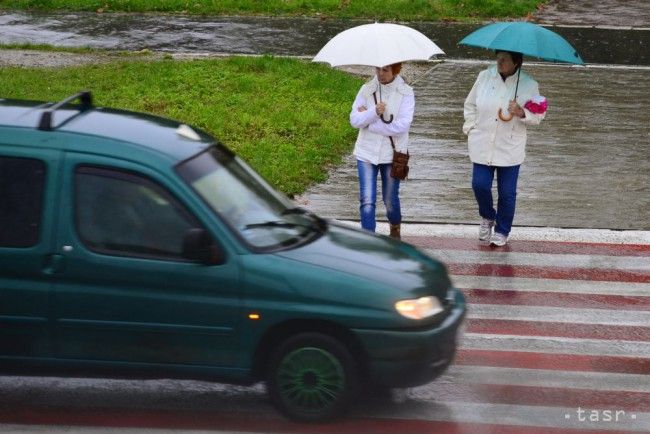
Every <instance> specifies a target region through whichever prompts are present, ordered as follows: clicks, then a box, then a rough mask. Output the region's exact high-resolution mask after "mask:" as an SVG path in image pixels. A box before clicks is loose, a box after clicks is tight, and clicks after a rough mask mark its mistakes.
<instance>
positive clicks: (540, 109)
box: [524, 95, 548, 115]
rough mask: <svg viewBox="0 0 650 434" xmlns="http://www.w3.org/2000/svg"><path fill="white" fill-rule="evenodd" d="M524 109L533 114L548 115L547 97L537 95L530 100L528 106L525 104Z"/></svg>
mask: <svg viewBox="0 0 650 434" xmlns="http://www.w3.org/2000/svg"><path fill="white" fill-rule="evenodd" d="M524 108H525V109H526V110H528V111H529V112H531V113H535V114H538V115H541V114H542V113H546V109H547V108H548V101H546V98H545V97H543V96H541V95H537V96H535V97H533V98H531V99H530V100H528V101H527V102H526V104H524Z"/></svg>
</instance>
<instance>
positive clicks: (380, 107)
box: [375, 102, 386, 116]
mask: <svg viewBox="0 0 650 434" xmlns="http://www.w3.org/2000/svg"><path fill="white" fill-rule="evenodd" d="M384 111H386V103H385V102H380V103H377V105H376V106H375V112H376V113H377V116H381V115H383V114H384Z"/></svg>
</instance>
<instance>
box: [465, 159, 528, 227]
mask: <svg viewBox="0 0 650 434" xmlns="http://www.w3.org/2000/svg"><path fill="white" fill-rule="evenodd" d="M495 171H496V172H497V193H498V195H499V197H498V199H497V209H496V210H495V209H494V202H493V200H492V182H493V180H494V172H495ZM518 178H519V166H518V165H517V166H509V167H495V166H486V165H484V164H476V163H474V167H473V169H472V189H473V190H474V196H475V197H476V202H477V203H478V213H479V214H480V215H481V217H483V218H486V219H488V220H495V221H496V226H495V227H494V231H495V232H498V233H500V234H503V235H506V236H507V235H508V234H509V233H510V229H511V228H512V220H513V219H514V218H515V204H516V202H517V179H518Z"/></svg>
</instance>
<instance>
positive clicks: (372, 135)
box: [350, 63, 415, 239]
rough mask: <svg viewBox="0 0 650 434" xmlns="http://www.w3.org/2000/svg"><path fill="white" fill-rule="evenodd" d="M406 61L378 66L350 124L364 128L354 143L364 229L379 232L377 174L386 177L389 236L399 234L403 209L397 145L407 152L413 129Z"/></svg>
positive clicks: (361, 92) (355, 105)
mask: <svg viewBox="0 0 650 434" xmlns="http://www.w3.org/2000/svg"><path fill="white" fill-rule="evenodd" d="M401 67H402V65H401V64H400V63H396V64H393V65H388V66H384V67H381V68H376V75H375V76H374V77H373V78H372V79H371V80H370V81H369V82H367V83H365V84H364V85H363V86H361V89H360V90H359V93H358V94H357V97H356V99H355V100H354V103H353V104H352V111H351V112H350V124H351V125H352V126H353V127H354V128H358V129H359V135H358V136H357V141H356V143H355V145H354V156H355V157H356V158H357V170H358V172H359V211H360V213H361V227H362V228H363V229H366V230H368V231H371V232H374V231H375V228H376V220H375V209H376V202H377V175H378V174H379V175H380V176H381V195H382V199H383V201H384V204H385V205H386V217H387V218H388V222H389V223H390V236H391V237H393V238H397V239H399V238H400V224H401V222H402V211H401V208H400V203H399V184H400V181H399V179H395V178H392V177H391V176H390V169H391V163H392V161H393V147H394V148H395V149H396V150H397V151H399V152H404V153H406V152H407V151H408V141H409V128H410V127H411V122H412V121H413V110H414V108H415V97H414V95H413V89H412V88H411V87H410V86H409V85H407V84H406V83H405V82H404V80H403V79H402V77H401V76H400V75H399V73H400V70H401Z"/></svg>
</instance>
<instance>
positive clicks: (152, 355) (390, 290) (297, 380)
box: [0, 92, 465, 421]
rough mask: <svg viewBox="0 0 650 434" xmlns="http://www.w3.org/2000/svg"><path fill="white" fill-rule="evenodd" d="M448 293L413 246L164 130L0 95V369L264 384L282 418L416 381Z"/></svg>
mask: <svg viewBox="0 0 650 434" xmlns="http://www.w3.org/2000/svg"><path fill="white" fill-rule="evenodd" d="M464 315H465V300H464V298H463V296H462V294H461V292H460V291H458V290H457V289H455V288H453V287H452V285H451V282H450V280H449V276H448V274H447V271H446V269H445V267H444V266H443V265H442V264H441V263H439V262H438V261H436V260H435V259H432V258H431V257H429V256H427V255H426V254H425V253H423V252H422V251H420V250H418V249H417V248H415V247H414V246H412V245H410V244H407V243H402V242H399V241H395V240H393V239H391V238H388V237H385V236H379V235H374V234H370V233H367V232H364V231H361V230H358V229H354V228H351V227H349V226H347V225H342V224H339V223H337V222H334V221H329V220H325V219H322V218H320V217H318V216H317V215H314V214H313V213H311V212H309V211H307V210H305V209H302V208H297V207H295V205H294V204H293V203H292V202H291V201H290V200H289V199H288V198H286V197H285V196H283V195H281V194H279V193H278V192H276V191H274V190H273V189H272V188H271V187H270V186H269V185H268V184H267V183H266V182H265V181H264V180H263V179H262V178H261V177H260V176H259V175H257V174H256V173H255V172H254V171H253V170H251V169H250V168H249V167H248V166H247V165H246V164H245V163H244V162H243V161H242V160H241V159H239V158H238V157H237V156H236V155H234V154H233V153H232V152H231V151H229V150H228V149H227V148H225V147H224V146H223V145H221V144H219V143H218V142H216V141H215V140H214V139H213V138H212V137H210V136H209V135H207V134H205V133H203V132H201V131H198V130H196V129H193V128H191V127H189V126H187V125H184V124H181V123H179V122H176V121H172V120H169V119H163V118H160V117H156V116H151V115H147V114H142V113H133V112H127V111H121V110H114V109H107V108H100V107H94V106H93V105H92V97H91V94H90V93H89V92H81V93H79V94H76V95H73V96H71V97H70V98H66V99H65V100H63V101H61V102H59V103H56V104H52V103H39V102H30V101H18V100H3V99H0V372H1V373H2V374H5V375H14V374H23V375H24V374H29V375H60V376H94V377H108V376H110V377H136V378H195V379H204V380H205V379H208V380H214V381H220V382H227V383H241V384H251V383H254V382H257V381H266V385H267V389H268V392H269V396H270V398H271V401H272V402H273V403H274V405H275V406H276V407H277V408H278V409H279V410H280V411H281V412H282V413H283V414H285V415H286V416H288V417H291V418H294V419H298V420H305V421H320V420H326V419H331V418H333V417H337V416H339V415H341V414H342V413H343V412H344V411H345V410H346V409H347V408H348V407H349V405H350V404H351V403H352V402H353V400H354V397H355V394H356V393H357V392H358V391H360V390H361V388H363V387H364V386H366V385H369V384H372V385H379V386H380V387H386V388H390V387H410V386H415V385H420V384H425V383H427V382H430V381H431V380H433V379H434V378H435V377H437V376H438V375H440V374H441V373H442V372H443V371H444V370H445V368H446V367H447V366H448V365H449V364H450V363H451V361H452V359H453V356H454V353H455V350H456V340H457V334H458V329H459V326H460V324H461V323H462V320H463V318H464Z"/></svg>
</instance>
